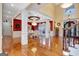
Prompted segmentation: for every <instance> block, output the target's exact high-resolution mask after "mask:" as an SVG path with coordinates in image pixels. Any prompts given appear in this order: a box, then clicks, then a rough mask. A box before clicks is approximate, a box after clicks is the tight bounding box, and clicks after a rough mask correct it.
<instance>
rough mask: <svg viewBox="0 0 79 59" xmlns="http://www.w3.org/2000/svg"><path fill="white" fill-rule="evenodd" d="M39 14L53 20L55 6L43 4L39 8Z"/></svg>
mask: <svg viewBox="0 0 79 59" xmlns="http://www.w3.org/2000/svg"><path fill="white" fill-rule="evenodd" d="M40 12H42V13H44V14H46V15H48V16H50V17H52V18H54V16H55V4H51V3H49V4H45V5H44V6H42V7H41V8H40Z"/></svg>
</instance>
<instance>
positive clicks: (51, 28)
mask: <svg viewBox="0 0 79 59" xmlns="http://www.w3.org/2000/svg"><path fill="white" fill-rule="evenodd" d="M49 22H50V30H51V31H53V21H49Z"/></svg>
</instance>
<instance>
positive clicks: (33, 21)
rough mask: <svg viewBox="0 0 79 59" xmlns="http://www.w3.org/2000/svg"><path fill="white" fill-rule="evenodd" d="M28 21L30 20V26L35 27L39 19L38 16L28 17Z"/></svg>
mask: <svg viewBox="0 0 79 59" xmlns="http://www.w3.org/2000/svg"><path fill="white" fill-rule="evenodd" d="M28 19H30V20H31V21H32V25H33V26H36V25H37V22H36V21H37V20H39V19H40V18H39V17H38V16H29V17H28Z"/></svg>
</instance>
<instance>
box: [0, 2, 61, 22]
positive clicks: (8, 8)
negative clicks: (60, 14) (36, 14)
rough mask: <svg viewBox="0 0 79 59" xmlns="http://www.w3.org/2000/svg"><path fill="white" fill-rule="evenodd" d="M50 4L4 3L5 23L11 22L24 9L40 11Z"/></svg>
mask: <svg viewBox="0 0 79 59" xmlns="http://www.w3.org/2000/svg"><path fill="white" fill-rule="evenodd" d="M47 4H48V3H42V4H41V3H35V4H31V3H3V5H2V8H3V11H2V13H3V16H2V17H3V21H6V20H8V21H11V20H12V18H13V17H14V16H15V15H16V14H17V13H18V12H20V11H21V10H22V9H24V8H27V9H28V10H33V11H36V10H37V11H39V8H41V7H44V6H45V5H47ZM52 5H60V4H57V3H53V4H52ZM27 9H26V10H27Z"/></svg>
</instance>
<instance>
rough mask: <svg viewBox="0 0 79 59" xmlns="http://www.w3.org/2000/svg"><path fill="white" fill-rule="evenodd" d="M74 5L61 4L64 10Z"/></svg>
mask: <svg viewBox="0 0 79 59" xmlns="http://www.w3.org/2000/svg"><path fill="white" fill-rule="evenodd" d="M71 5H72V3H63V4H61V7H62V8H68V7H70V6H71Z"/></svg>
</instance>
